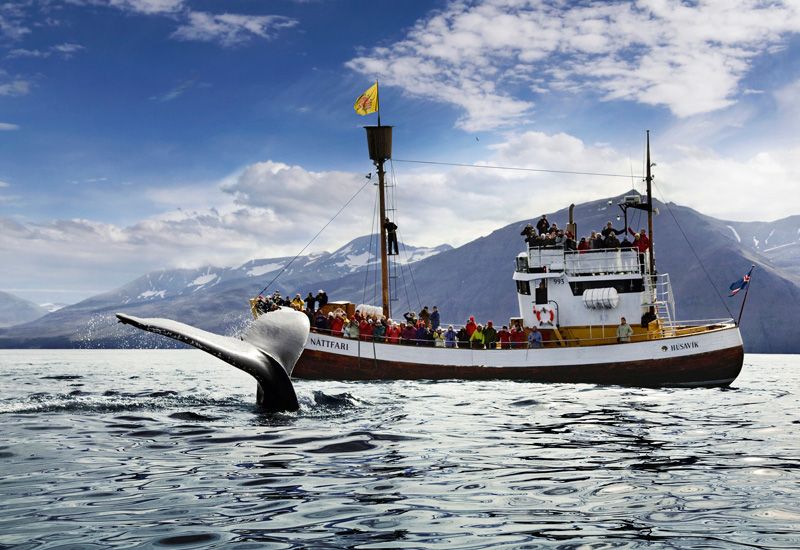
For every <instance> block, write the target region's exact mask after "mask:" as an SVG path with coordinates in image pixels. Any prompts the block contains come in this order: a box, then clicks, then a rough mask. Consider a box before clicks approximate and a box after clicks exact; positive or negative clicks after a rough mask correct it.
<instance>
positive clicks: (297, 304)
mask: <svg viewBox="0 0 800 550" xmlns="http://www.w3.org/2000/svg"><path fill="white" fill-rule="evenodd" d="M304 305H305V302H304V301H303V299H302V298H301V297H300V294H295V295H294V298H292V302H291V306H292V308H293V309H296V310H297V311H303V306H304Z"/></svg>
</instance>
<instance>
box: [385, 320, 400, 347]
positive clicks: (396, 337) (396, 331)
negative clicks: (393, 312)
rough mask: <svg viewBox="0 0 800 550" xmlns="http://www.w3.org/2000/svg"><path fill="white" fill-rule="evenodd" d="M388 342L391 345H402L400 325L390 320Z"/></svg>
mask: <svg viewBox="0 0 800 550" xmlns="http://www.w3.org/2000/svg"><path fill="white" fill-rule="evenodd" d="M386 324H387V325H388V326H387V327H386V342H387V343H389V344H399V343H400V325H398V324H397V323H395V322H394V321H392V320H391V319H389V320H388V321H387V323H386Z"/></svg>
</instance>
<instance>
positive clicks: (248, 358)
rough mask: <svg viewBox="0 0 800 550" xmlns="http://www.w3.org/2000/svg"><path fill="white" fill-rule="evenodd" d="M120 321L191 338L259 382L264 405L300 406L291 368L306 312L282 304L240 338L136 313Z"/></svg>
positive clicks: (188, 340) (302, 340)
mask: <svg viewBox="0 0 800 550" xmlns="http://www.w3.org/2000/svg"><path fill="white" fill-rule="evenodd" d="M116 315H117V319H119V322H120V323H124V324H127V325H131V326H134V327H136V328H139V329H141V330H146V331H148V332H152V333H154V334H160V335H162V336H167V337H169V338H172V339H174V340H178V341H179V342H183V343H185V344H189V345H190V346H194V347H196V348H198V349H201V350H203V351H205V352H206V353H210V354H211V355H213V356H214V357H217V358H219V359H222V360H223V361H225V362H226V363H229V364H231V365H233V366H234V367H236V368H237V369H240V370H243V371H245V372H246V373H248V374H250V375H251V376H252V377H253V378H255V379H256V382H257V383H258V389H257V402H258V404H259V406H261V407H262V408H264V409H265V410H268V411H293V410H297V409H298V408H299V404H298V402H297V395H296V394H295V391H294V386H292V382H291V379H290V377H291V375H292V369H294V365H295V363H296V362H297V360H298V359H299V358H300V354H302V353H303V348H304V347H305V343H306V340H307V338H308V331H309V322H308V318H307V317H306V316H305V315H304V314H302V313H300V312H297V311H294V310H291V309H286V308H282V309H280V310H277V311H273V312H270V313H268V314H264V315H262V316H260V317H259V318H258V319H256V320H255V321H253V323H252V324H251V325H250V327H248V329H247V330H246V331H245V334H244V336H243V337H242V339H237V338H232V337H230V336H222V335H220V334H215V333H213V332H208V331H205V330H202V329H199V328H197V327H193V326H191V325H187V324H185V323H179V322H178V321H173V320H171V319H160V318H140V317H134V316H132V315H126V314H124V313H117V314H116Z"/></svg>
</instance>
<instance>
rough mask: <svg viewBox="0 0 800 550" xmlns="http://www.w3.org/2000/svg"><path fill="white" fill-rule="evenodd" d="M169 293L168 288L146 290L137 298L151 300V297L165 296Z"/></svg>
mask: <svg viewBox="0 0 800 550" xmlns="http://www.w3.org/2000/svg"><path fill="white" fill-rule="evenodd" d="M166 294H167V291H166V290H145V291H144V292H142V293H141V294H139V295H138V296H137V297H136V298H138V299H140V300H149V299H150V298H164V296H165V295H166Z"/></svg>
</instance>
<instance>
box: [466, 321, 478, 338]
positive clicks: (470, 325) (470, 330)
mask: <svg viewBox="0 0 800 550" xmlns="http://www.w3.org/2000/svg"><path fill="white" fill-rule="evenodd" d="M464 328H466V329H467V335H468V336H469V337H470V338H472V333H473V332H475V329H476V328H478V324H477V323H476V322H475V317H474V316H472V315H470V317H469V321H467V324H466V325H464Z"/></svg>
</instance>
